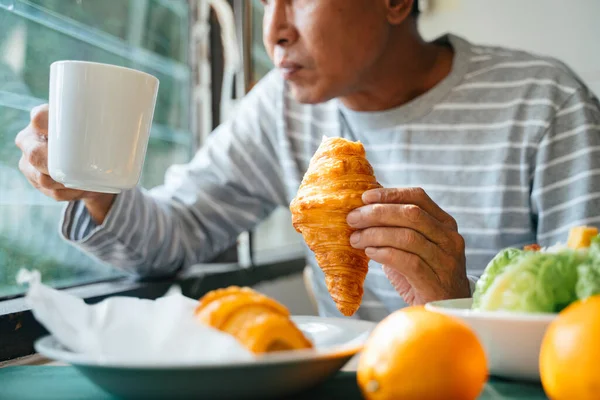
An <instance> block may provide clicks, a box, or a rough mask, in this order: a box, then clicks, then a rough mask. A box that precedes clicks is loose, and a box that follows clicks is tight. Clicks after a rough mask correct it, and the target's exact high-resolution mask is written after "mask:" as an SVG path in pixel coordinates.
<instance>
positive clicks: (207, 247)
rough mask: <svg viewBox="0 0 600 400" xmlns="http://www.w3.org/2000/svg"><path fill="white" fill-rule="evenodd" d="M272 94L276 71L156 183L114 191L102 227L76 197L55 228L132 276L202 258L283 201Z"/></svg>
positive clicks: (275, 95) (276, 92)
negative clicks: (190, 155) (147, 187)
mask: <svg viewBox="0 0 600 400" xmlns="http://www.w3.org/2000/svg"><path fill="white" fill-rule="evenodd" d="M280 93H281V91H280V89H279V80H278V77H277V76H274V75H270V76H267V77H266V78H265V79H263V81H262V82H260V83H259V84H258V85H256V86H255V88H254V89H253V90H252V91H251V92H250V93H249V94H248V95H247V96H246V97H245V98H244V99H243V100H242V101H241V102H240V105H239V106H238V109H237V111H236V112H235V116H234V118H233V119H231V120H230V121H227V122H225V123H224V124H222V125H221V126H220V127H219V128H217V129H216V130H215V132H213V134H212V135H210V137H209V139H208V140H207V142H206V144H205V145H204V146H203V147H202V148H201V149H200V150H199V151H198V153H197V154H196V155H195V157H194V158H193V160H192V161H191V162H190V163H189V164H186V165H175V166H172V167H171V168H170V169H169V170H168V171H167V174H166V177H165V183H164V184H163V185H162V186H159V187H157V188H154V189H152V190H150V191H146V190H143V189H140V188H136V189H132V190H128V191H124V192H122V193H121V194H119V195H118V196H117V198H116V200H115V203H114V204H113V206H112V208H111V210H110V212H109V214H108V215H107V217H106V219H105V221H104V223H103V224H102V225H99V226H97V225H96V224H95V223H94V222H93V221H92V219H91V218H90V216H89V214H88V213H87V210H86V209H85V206H84V205H83V204H82V203H81V202H73V203H70V204H68V205H67V207H66V209H65V212H64V215H63V221H62V226H61V234H62V235H63V237H64V238H65V239H66V240H68V241H70V242H71V243H73V244H74V245H75V246H77V247H79V248H80V249H82V250H83V251H85V252H87V253H89V254H90V255H92V256H94V257H96V258H98V259H100V260H102V261H104V262H106V263H108V264H111V265H113V266H115V267H119V268H121V269H123V270H125V271H128V272H131V273H134V274H137V275H143V276H156V275H168V274H171V273H173V272H175V271H176V270H178V269H179V268H181V267H185V266H188V265H191V264H194V263H198V262H206V261H209V260H210V259H211V258H212V257H214V256H216V255H218V253H220V252H221V251H223V250H225V249H227V248H228V247H230V246H231V245H232V244H234V243H235V241H236V239H237V236H238V235H239V233H241V232H243V231H245V230H248V229H250V228H251V227H253V226H255V225H256V224H257V223H258V222H259V221H260V220H261V219H263V218H265V217H266V216H267V215H268V214H269V213H271V211H272V210H273V209H274V208H275V207H276V206H278V205H282V204H286V192H285V185H284V182H283V178H282V176H281V172H280V171H281V168H280V167H279V159H278V157H277V151H276V143H275V139H274V138H275V137H276V134H275V129H276V126H277V121H276V120H275V118H276V116H277V112H276V111H275V110H276V109H278V108H279V107H281V100H280V99H281V96H280ZM266 108H268V109H266Z"/></svg>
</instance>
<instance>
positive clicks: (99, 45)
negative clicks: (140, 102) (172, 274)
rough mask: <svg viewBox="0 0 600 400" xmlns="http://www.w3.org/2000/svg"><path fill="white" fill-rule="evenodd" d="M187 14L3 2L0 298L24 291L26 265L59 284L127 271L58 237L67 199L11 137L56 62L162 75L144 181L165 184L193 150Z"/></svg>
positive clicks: (150, 4) (136, 0)
mask: <svg viewBox="0 0 600 400" xmlns="http://www.w3.org/2000/svg"><path fill="white" fill-rule="evenodd" d="M188 14H189V13H188V8H187V2H186V1H183V0H182V1H180V0H161V1H159V0H93V1H90V0H30V1H24V0H23V1H21V0H0V297H5V296H11V295H15V294H19V293H21V292H22V291H23V290H24V288H22V287H18V286H17V285H16V283H15V275H16V273H17V271H18V270H19V269H20V268H22V267H24V268H29V269H34V268H35V269H39V270H40V271H41V272H42V276H43V279H44V281H45V282H47V283H50V284H53V285H55V286H60V287H64V286H72V285H78V284H82V283H88V282H92V281H99V280H105V279H112V278H115V277H117V276H120V274H121V273H120V272H119V271H117V270H115V269H113V268H111V267H109V266H107V265H104V264H102V263H100V262H98V261H96V260H94V259H91V258H90V257H88V256H87V255H85V254H83V253H81V252H80V251H78V250H77V249H75V248H74V247H72V246H71V245H69V244H68V243H66V242H65V241H64V240H62V239H61V238H60V236H59V234H58V229H59V221H60V217H61V214H62V210H63V208H64V204H60V203H56V202H54V201H53V200H52V199H49V198H47V197H45V196H44V195H42V194H41V193H39V192H38V191H36V190H35V189H33V188H32V187H31V186H30V185H29V183H28V182H27V181H26V179H25V178H24V177H23V176H22V174H21V173H20V171H19V169H18V161H19V158H20V156H21V153H20V151H19V149H17V147H16V146H15V145H14V139H15V136H16V134H17V133H18V132H19V131H20V130H21V129H23V128H24V127H25V126H26V125H27V123H28V121H29V110H30V109H31V108H32V107H34V106H35V105H38V104H42V103H45V102H47V99H48V79H49V73H50V64H51V63H52V62H54V61H57V60H63V59H71V60H85V61H95V62H102V63H110V64H116V65H121V66H126V67H130V68H135V69H139V70H142V71H146V72H148V73H151V74H153V75H155V76H156V77H157V78H158V79H160V89H159V94H158V99H157V105H156V111H155V115H154V124H153V128H152V134H151V139H150V143H149V145H148V152H147V158H146V161H145V163H144V171H143V174H142V179H141V184H142V186H144V187H146V188H151V187H153V186H156V185H158V184H160V183H162V181H163V178H164V173H165V170H166V168H167V167H168V166H170V165H172V164H175V163H184V162H187V161H188V160H189V159H190V157H191V155H192V152H193V147H192V144H193V140H192V135H191V133H190V132H189V120H190V104H191V103H190V100H189V95H190V89H191V87H192V83H191V72H190V69H189V67H188V63H187V49H188V47H189V42H188V30H189V26H188V18H189V15H188Z"/></svg>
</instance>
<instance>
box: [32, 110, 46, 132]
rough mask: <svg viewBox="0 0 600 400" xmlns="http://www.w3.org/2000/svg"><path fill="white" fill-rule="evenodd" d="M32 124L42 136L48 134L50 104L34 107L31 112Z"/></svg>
mask: <svg viewBox="0 0 600 400" xmlns="http://www.w3.org/2000/svg"><path fill="white" fill-rule="evenodd" d="M30 116H31V126H32V127H33V129H34V130H35V132H36V133H37V134H39V135H42V136H46V137H47V136H48V104H42V105H41V106H37V107H34V108H33V109H32V110H31V113H30Z"/></svg>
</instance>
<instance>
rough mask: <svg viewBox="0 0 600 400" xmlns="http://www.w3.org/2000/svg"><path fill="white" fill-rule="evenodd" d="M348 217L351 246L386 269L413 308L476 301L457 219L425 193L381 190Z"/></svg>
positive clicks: (372, 192) (367, 196)
mask: <svg viewBox="0 0 600 400" xmlns="http://www.w3.org/2000/svg"><path fill="white" fill-rule="evenodd" d="M362 199H363V202H364V203H365V204H366V205H365V206H363V207H360V208H358V209H356V210H354V211H352V212H351V213H350V214H348V219H347V221H348V224H349V225H350V226H351V227H352V228H355V229H357V231H356V232H354V233H353V234H352V236H351V238H350V243H351V244H352V246H353V247H355V248H357V249H364V250H365V253H366V255H367V256H368V257H369V258H370V259H372V260H373V261H376V262H378V263H381V264H382V265H383V271H384V272H385V274H386V276H387V277H388V279H389V280H390V282H391V283H392V285H393V286H394V287H395V288H396V291H398V293H399V294H400V296H402V298H403V299H404V301H406V302H407V303H408V304H410V305H418V304H425V303H427V302H429V301H436V300H443V299H451V298H464V297H470V296H471V291H470V285H469V280H468V278H467V273H466V261H465V242H464V239H463V238H462V236H461V235H460V234H459V233H458V227H457V224H456V221H455V220H454V218H452V217H451V216H450V215H449V214H447V213H446V212H445V211H443V210H442V209H441V208H440V207H439V206H438V205H437V204H435V202H434V201H433V200H431V198H430V197H429V196H428V195H427V194H426V193H425V191H424V190H423V189H420V188H403V189H375V190H370V191H368V192H365V193H364V194H363V197H362Z"/></svg>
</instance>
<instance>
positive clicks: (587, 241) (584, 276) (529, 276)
mask: <svg viewBox="0 0 600 400" xmlns="http://www.w3.org/2000/svg"><path fill="white" fill-rule="evenodd" d="M599 293H600V236H599V235H598V230H597V229H596V228H591V227H575V228H572V229H571V231H570V233H569V238H568V241H567V245H566V246H564V245H556V246H553V247H551V248H540V247H539V246H526V247H525V248H524V249H523V250H520V249H516V248H508V249H504V250H502V251H501V252H500V253H498V254H497V255H496V256H495V257H494V258H493V259H492V260H491V261H490V262H489V264H488V265H487V267H486V269H485V272H484V273H483V275H482V276H481V278H480V279H479V281H478V282H477V285H476V289H475V292H474V294H473V309H475V310H480V311H516V312H531V313H536V312H537V313H557V312H560V311H561V310H563V309H564V308H565V307H567V306H568V305H570V304H571V303H573V302H575V301H577V300H581V299H585V298H588V297H590V296H592V295H595V294H599Z"/></svg>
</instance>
